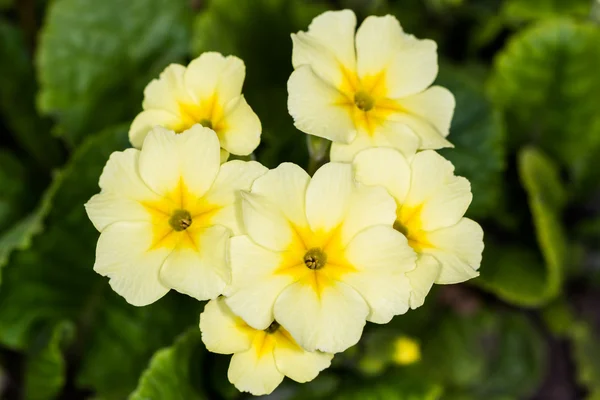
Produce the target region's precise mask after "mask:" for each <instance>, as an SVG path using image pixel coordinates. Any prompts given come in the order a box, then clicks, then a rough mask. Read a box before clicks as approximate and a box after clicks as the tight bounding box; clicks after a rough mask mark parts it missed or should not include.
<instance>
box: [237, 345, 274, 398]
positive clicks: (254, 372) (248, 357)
mask: <svg viewBox="0 0 600 400" xmlns="http://www.w3.org/2000/svg"><path fill="white" fill-rule="evenodd" d="M227 377H228V378H229V382H231V383H233V385H234V386H235V387H236V388H237V389H238V390H239V391H240V392H249V393H251V394H253V395H254V396H262V395H265V394H270V393H271V392H272V391H273V390H275V388H276V387H277V386H279V384H280V383H281V381H283V377H284V376H283V374H282V373H281V372H279V370H278V369H277V366H276V365H275V358H274V357H273V352H268V353H266V354H261V353H259V352H257V351H256V349H254V348H250V349H249V350H246V351H244V352H243V353H236V354H234V355H233V357H231V363H230V364H229V371H228V372H227Z"/></svg>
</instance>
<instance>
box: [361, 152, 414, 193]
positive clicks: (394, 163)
mask: <svg viewBox="0 0 600 400" xmlns="http://www.w3.org/2000/svg"><path fill="white" fill-rule="evenodd" d="M353 167H354V177H355V179H356V180H357V181H358V182H360V183H362V184H365V185H369V186H383V187H384V188H386V190H387V191H388V192H389V193H390V194H391V195H392V196H393V197H394V199H396V201H397V202H399V203H400V204H402V203H403V202H404V199H405V197H406V194H407V193H408V189H409V188H410V165H409V163H408V161H407V160H406V158H405V157H404V156H403V155H402V153H400V152H399V151H398V150H396V149H391V148H383V147H379V148H373V149H367V150H363V151H361V152H360V153H358V154H357V155H356V157H355V158H354V161H353Z"/></svg>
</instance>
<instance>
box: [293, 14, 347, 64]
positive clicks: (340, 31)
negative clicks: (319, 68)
mask: <svg viewBox="0 0 600 400" xmlns="http://www.w3.org/2000/svg"><path fill="white" fill-rule="evenodd" d="M355 30H356V15H354V12H352V11H351V10H341V11H327V12H324V13H323V14H321V15H319V16H317V17H316V18H315V19H313V20H312V22H311V24H310V25H309V26H308V34H309V35H310V36H311V37H312V38H314V39H316V40H317V41H318V42H319V43H321V44H322V45H323V46H325V47H326V48H327V49H328V50H329V51H330V52H331V53H332V54H334V56H335V58H336V60H337V61H338V63H339V64H341V65H343V66H344V67H345V68H347V69H349V70H351V71H354V69H355V68H356V51H355V49H354V35H355ZM294 56H295V57H296V58H301V57H302V55H300V54H295V55H292V64H294V67H297V66H298V65H300V64H305V63H304V62H302V63H295V62H294ZM298 61H300V60H298Z"/></svg>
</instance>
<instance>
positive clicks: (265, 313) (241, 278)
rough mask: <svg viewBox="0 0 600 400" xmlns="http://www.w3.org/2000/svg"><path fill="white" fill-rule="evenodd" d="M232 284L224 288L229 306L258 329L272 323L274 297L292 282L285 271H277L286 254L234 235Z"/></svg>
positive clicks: (232, 243)
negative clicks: (282, 272)
mask: <svg viewBox="0 0 600 400" xmlns="http://www.w3.org/2000/svg"><path fill="white" fill-rule="evenodd" d="M230 254H231V274H232V282H231V285H230V286H229V287H228V288H227V289H226V290H225V292H226V293H225V294H226V295H227V296H228V297H227V299H226V300H225V301H226V303H227V305H228V306H229V307H230V308H231V309H232V310H233V312H234V313H235V314H236V315H239V316H240V317H242V318H243V319H244V321H246V322H247V323H248V325H250V326H252V327H253V328H255V329H266V328H268V326H269V325H270V324H271V322H273V305H274V304H275V299H277V296H279V294H280V293H281V292H282V291H283V289H284V288H285V287H287V286H288V285H289V284H290V283H292V281H293V278H292V277H291V276H290V275H286V274H276V273H275V270H276V269H277V268H278V267H279V266H280V265H281V263H282V261H283V257H284V255H283V254H282V253H279V252H273V251H270V250H267V249H265V248H264V247H261V246H259V245H257V244H255V243H254V242H252V241H251V240H250V238H249V237H248V236H237V237H234V238H231V250H230Z"/></svg>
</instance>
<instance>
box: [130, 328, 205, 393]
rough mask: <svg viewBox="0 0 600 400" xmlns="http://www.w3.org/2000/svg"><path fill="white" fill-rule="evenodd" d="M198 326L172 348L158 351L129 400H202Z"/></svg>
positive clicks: (181, 337) (184, 335) (178, 340)
mask: <svg viewBox="0 0 600 400" xmlns="http://www.w3.org/2000/svg"><path fill="white" fill-rule="evenodd" d="M200 344H201V340H200V330H199V329H198V327H194V328H191V329H190V330H189V331H188V332H186V333H185V334H183V335H181V336H180V337H179V338H178V339H177V340H176V341H175V343H174V344H173V345H172V346H171V347H167V348H165V349H162V350H159V351H158V352H156V354H155V355H154V356H153V357H152V360H151V361H150V365H149V366H148V368H147V369H146V371H144V374H143V375H142V377H141V378H140V382H139V384H138V387H137V389H135V391H134V392H133V393H132V394H131V396H129V400H201V399H207V398H208V397H206V395H205V394H204V393H203V392H202V391H201V390H200V389H199V388H198V387H194V385H193V383H194V382H195V383H197V384H199V381H200V378H201V377H202V373H201V372H200V366H201V363H202V352H201V349H202V348H203V347H202V346H201V345H200Z"/></svg>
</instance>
